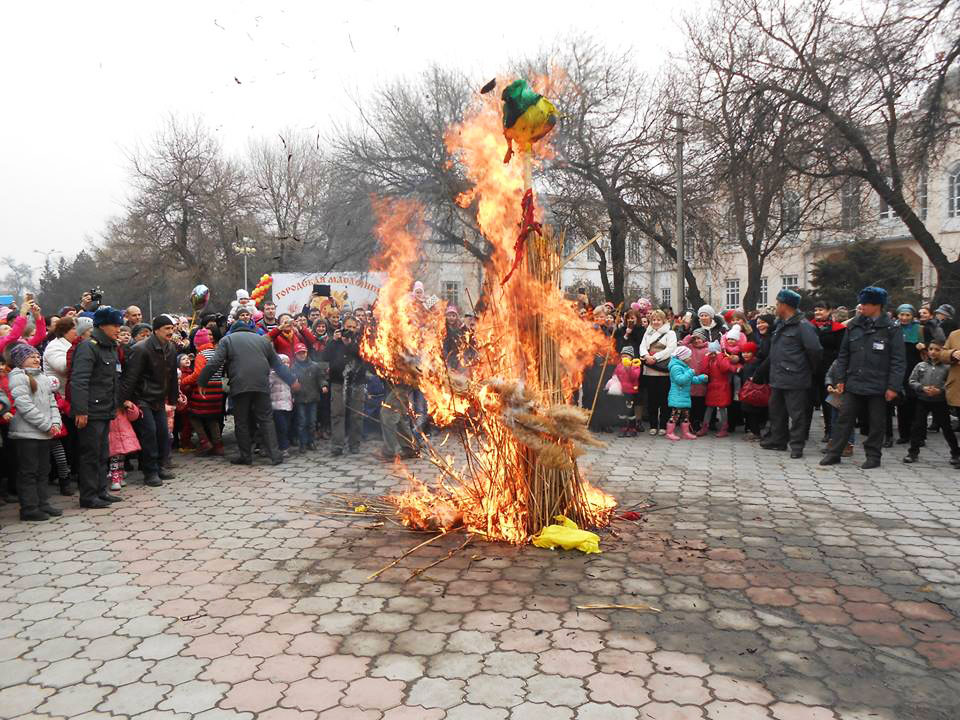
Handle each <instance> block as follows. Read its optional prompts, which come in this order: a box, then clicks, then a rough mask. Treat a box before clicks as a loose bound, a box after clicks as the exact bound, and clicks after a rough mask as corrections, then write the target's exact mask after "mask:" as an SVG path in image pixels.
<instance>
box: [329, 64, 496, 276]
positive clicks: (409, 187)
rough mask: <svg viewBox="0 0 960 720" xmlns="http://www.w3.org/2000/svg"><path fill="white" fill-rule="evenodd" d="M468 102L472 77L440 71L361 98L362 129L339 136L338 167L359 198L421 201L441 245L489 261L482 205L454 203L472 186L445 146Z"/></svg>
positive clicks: (335, 162) (339, 174) (334, 159)
mask: <svg viewBox="0 0 960 720" xmlns="http://www.w3.org/2000/svg"><path fill="white" fill-rule="evenodd" d="M469 99H470V84H469V82H468V81H467V79H466V77H465V76H464V75H463V74H461V73H459V72H456V71H452V70H447V69H442V68H440V67H438V66H434V67H431V68H430V69H428V70H427V71H425V72H424V73H423V74H422V75H421V76H420V77H419V78H418V79H417V80H416V81H407V80H401V81H398V82H395V83H393V84H391V85H387V86H385V87H384V88H382V89H380V90H378V91H376V92H375V93H374V94H373V96H372V97H371V98H370V99H369V100H368V101H366V102H361V101H359V100H358V101H357V114H358V121H357V124H356V125H355V126H352V127H343V128H341V129H340V130H339V131H338V132H337V133H336V136H335V138H334V141H333V147H334V153H333V156H332V158H331V162H332V163H333V165H334V171H335V174H336V176H337V177H338V178H339V180H340V182H341V183H342V184H343V186H345V187H352V188H354V189H355V191H356V193H359V192H365V193H368V194H369V193H371V192H372V193H376V194H378V195H384V196H400V197H410V198H416V199H417V200H419V201H420V202H421V204H422V205H423V207H424V221H425V223H426V225H427V226H428V227H429V228H430V229H431V230H432V231H433V232H434V235H435V237H436V238H437V239H438V240H439V241H440V242H447V243H451V244H455V245H459V246H461V247H464V248H465V249H466V250H467V251H468V252H469V253H470V254H471V255H473V256H474V257H476V258H477V259H478V260H480V261H481V262H483V263H486V262H487V261H488V260H489V259H490V257H491V253H492V250H493V248H492V247H491V245H490V244H489V242H488V241H487V240H486V239H485V238H484V237H483V234H482V233H481V232H480V231H479V228H478V227H477V226H476V221H475V217H476V212H475V208H472V207H467V208H462V207H460V206H458V205H457V204H456V202H455V199H456V197H457V196H458V195H459V194H460V193H462V192H465V191H466V190H467V189H469V187H470V184H469V183H468V182H467V180H466V178H465V177H464V175H463V170H462V168H461V166H460V164H459V163H458V162H457V160H456V158H455V157H453V156H451V154H450V152H449V150H448V148H447V146H446V143H445V142H444V136H445V135H446V132H447V130H448V128H449V127H450V126H451V125H453V124H454V123H457V122H460V121H461V120H462V119H463V115H464V111H465V110H466V108H467V105H468V102H469ZM356 193H354V194H356Z"/></svg>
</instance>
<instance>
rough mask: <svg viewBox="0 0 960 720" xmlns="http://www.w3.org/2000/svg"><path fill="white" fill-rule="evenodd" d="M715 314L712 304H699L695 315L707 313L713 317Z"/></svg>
mask: <svg viewBox="0 0 960 720" xmlns="http://www.w3.org/2000/svg"><path fill="white" fill-rule="evenodd" d="M716 314H717V311H716V310H714V309H713V305H701V306H700V309H699V310H697V315H709V316H710V317H713V316H714V315H716Z"/></svg>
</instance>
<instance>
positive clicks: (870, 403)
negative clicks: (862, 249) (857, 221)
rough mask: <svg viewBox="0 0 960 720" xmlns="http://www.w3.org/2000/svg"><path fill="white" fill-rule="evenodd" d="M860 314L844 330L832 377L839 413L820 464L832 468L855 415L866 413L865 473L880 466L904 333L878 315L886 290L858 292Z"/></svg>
mask: <svg viewBox="0 0 960 720" xmlns="http://www.w3.org/2000/svg"><path fill="white" fill-rule="evenodd" d="M859 301H860V314H859V315H857V317H855V318H854V319H853V320H852V321H851V322H850V324H849V325H848V326H847V334H846V335H844V337H843V342H842V343H841V344H840V353H839V355H838V356H837V365H836V371H835V373H834V377H835V381H836V385H835V387H836V389H837V390H838V391H839V393H840V400H841V406H840V415H839V417H838V418H837V421H836V423H835V424H834V427H833V435H832V436H831V437H830V442H829V444H828V445H827V452H826V454H825V455H824V457H823V460H821V461H820V464H821V465H836V464H837V463H839V462H840V453H841V452H842V451H843V448H844V447H845V446H846V444H847V439H848V438H849V437H850V433H851V432H852V431H853V425H854V422H855V421H856V419H857V416H858V415H861V414H865V415H866V417H867V418H868V422H869V425H870V433H869V435H868V436H867V440H866V442H865V443H864V444H863V449H864V452H866V455H867V459H866V461H865V462H864V463H863V465H861V466H860V467H862V468H863V469H864V470H870V469H872V468H876V467H880V456H881V454H882V452H883V450H882V448H883V435H884V429H885V426H886V417H887V403H888V402H892V401H893V400H895V399H896V397H897V396H898V395H899V394H900V393H901V392H902V391H903V368H904V365H905V363H906V358H905V353H904V347H903V331H902V330H901V328H900V324H899V323H896V322H894V321H892V320H891V319H890V318H889V317H887V315H886V313H885V312H884V311H883V308H884V306H885V305H886V304H887V291H886V290H884V289H883V288H878V287H866V288H864V289H863V290H861V291H860V298H859Z"/></svg>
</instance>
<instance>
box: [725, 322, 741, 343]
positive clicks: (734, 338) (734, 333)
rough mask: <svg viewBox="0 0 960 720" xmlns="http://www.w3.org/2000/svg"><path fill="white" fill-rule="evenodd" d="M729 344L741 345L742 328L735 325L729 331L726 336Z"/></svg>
mask: <svg viewBox="0 0 960 720" xmlns="http://www.w3.org/2000/svg"><path fill="white" fill-rule="evenodd" d="M725 339H726V341H727V342H733V343H739V342H740V326H739V325H737V324H736V323H734V325H733V327H732V328H730V330H728V331H727V335H726V338H725Z"/></svg>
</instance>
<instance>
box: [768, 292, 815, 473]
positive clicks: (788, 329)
mask: <svg viewBox="0 0 960 720" xmlns="http://www.w3.org/2000/svg"><path fill="white" fill-rule="evenodd" d="M799 307H800V295H799V294H798V293H796V292H794V291H793V290H788V289H786V288H785V289H783V290H781V291H780V292H779V293H778V294H777V317H778V318H779V321H778V322H777V324H776V326H775V327H774V329H773V337H772V338H771V340H770V355H769V356H768V357H767V359H766V360H765V361H764V363H763V366H762V367H761V369H762V370H763V371H764V374H766V372H767V371H768V372H769V375H770V439H769V440H767V441H765V442H763V443H761V444H760V447H762V448H764V449H765V450H786V449H787V441H788V438H789V443H790V457H791V458H800V457H803V446H804V443H806V440H807V429H808V428H809V423H808V422H807V406H808V405H809V403H810V390H811V388H812V386H813V374H814V373H815V372H816V371H817V367H818V366H819V365H820V356H821V354H822V353H823V349H822V348H821V346H820V338H818V337H817V329H816V328H815V327H814V326H813V325H811V324H810V322H809V321H808V320H807V319H806V318H805V317H803V315H801V314H800V311H799V309H798V308H799Z"/></svg>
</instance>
